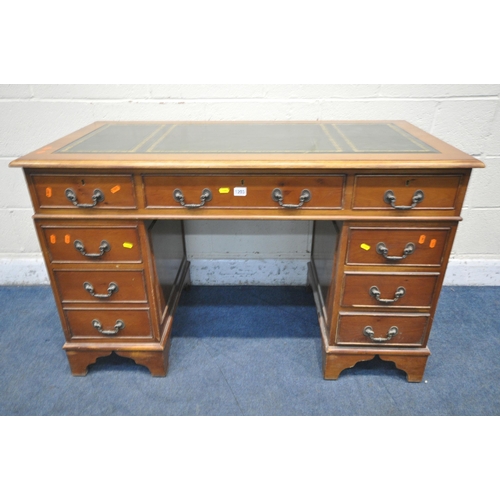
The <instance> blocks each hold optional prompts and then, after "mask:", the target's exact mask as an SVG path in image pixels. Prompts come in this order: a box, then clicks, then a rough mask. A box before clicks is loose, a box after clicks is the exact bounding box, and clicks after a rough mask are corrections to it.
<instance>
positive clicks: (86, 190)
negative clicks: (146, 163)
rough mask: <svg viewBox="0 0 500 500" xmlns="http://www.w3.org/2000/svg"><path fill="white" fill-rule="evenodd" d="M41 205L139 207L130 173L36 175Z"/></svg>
mask: <svg viewBox="0 0 500 500" xmlns="http://www.w3.org/2000/svg"><path fill="white" fill-rule="evenodd" d="M31 179H32V182H33V186H34V190H35V193H36V198H37V199H36V201H37V202H38V207H40V208H64V209H68V208H69V209H75V210H76V209H94V210H95V209H103V208H104V209H106V208H107V209H110V208H136V206H137V205H136V201H135V193H134V184H133V180H132V176H130V175H32V176H31Z"/></svg>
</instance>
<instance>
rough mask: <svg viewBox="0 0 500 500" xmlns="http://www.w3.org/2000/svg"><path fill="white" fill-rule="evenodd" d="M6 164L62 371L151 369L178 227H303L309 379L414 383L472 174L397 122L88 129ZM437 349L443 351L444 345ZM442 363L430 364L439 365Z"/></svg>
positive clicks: (167, 313)
mask: <svg viewBox="0 0 500 500" xmlns="http://www.w3.org/2000/svg"><path fill="white" fill-rule="evenodd" d="M11 166H14V167H22V168H23V169H24V173H25V176H26V180H27V183H28V187H29V190H30V195H31V199H32V202H33V206H34V208H35V215H34V220H35V226H36V229H37V233H38V237H39V240H40V246H41V248H42V251H43V255H44V258H45V262H46V265H47V269H48V273H49V276H50V282H51V284H52V289H53V292H54V296H55V299H56V302H57V306H58V310H59V315H60V318H61V323H62V328H63V330H64V334H65V337H66V343H65V344H64V349H65V350H66V354H67V356H68V360H69V364H70V366H71V371H72V373H73V374H74V375H85V374H86V373H87V367H88V365H90V364H92V363H94V362H95V360H96V359H97V358H99V357H101V356H106V355H109V354H111V352H113V351H115V352H116V353H117V354H119V355H120V356H125V357H128V358H132V359H133V360H135V361H136V362H137V363H139V364H141V365H144V366H147V367H148V369H149V370H150V372H151V374H152V375H156V376H165V375H166V372H167V367H168V351H169V342H170V332H171V329H172V321H173V318H174V311H175V308H176V305H177V303H178V300H179V297H180V294H181V291H182V289H183V286H184V284H185V283H186V282H187V280H188V279H189V262H188V261H187V259H186V252H185V245H184V235H183V223H182V221H183V220H186V219H217V220H223V219H268V220H279V219H281V220H289V219H297V220H313V221H314V236H313V247H312V257H311V262H310V264H309V274H308V278H309V283H310V285H311V287H312V290H313V293H314V298H315V301H316V305H317V309H318V318H319V326H320V330H321V335H322V339H323V359H324V377H325V378H327V379H336V378H338V377H339V375H340V373H341V371H342V370H344V369H345V368H348V367H351V366H353V365H354V364H356V363H357V362H359V361H364V360H369V359H372V358H373V357H374V356H375V355H379V356H380V358H382V359H383V360H388V361H393V362H394V363H395V364H396V366H397V367H398V368H400V369H402V370H404V371H405V372H406V373H407V376H408V380H409V381H411V382H419V381H421V380H422V377H423V374H424V369H425V364H426V362H427V357H428V356H429V354H430V351H429V349H428V347H427V341H428V338H429V332H430V330H431V326H432V320H433V316H434V312H435V310H436V305H437V302H438V297H439V293H440V290H441V285H442V282H443V277H444V273H445V271H446V266H447V263H448V258H449V255H450V251H451V248H452V244H453V239H454V236H455V232H456V229H457V224H458V222H459V221H460V220H461V219H460V210H461V208H462V203H463V200H464V196H465V192H466V188H467V183H468V181H469V177H470V172H471V169H472V168H476V167H483V166H484V165H483V164H482V163H481V162H480V161H478V160H476V159H474V158H472V157H471V156H468V155H466V154H464V153H462V152H460V151H458V150H457V149H455V148H453V147H452V146H450V145H448V144H445V143H443V142H442V141H440V140H438V139H436V138H434V137H432V136H431V135H429V134H427V133H425V132H423V131H422V130H419V129H417V128H416V127H413V126H412V125H410V124H408V123H406V122H400V121H394V122H335V123H331V122H262V123H244V122H234V123H220V122H209V123H200V122H189V123H188V122H182V123H164V122H161V123H159V122H98V123H94V124H92V125H90V126H88V127H85V128H84V129H82V130H79V131H77V132H75V133H73V134H71V135H69V136H67V137H64V138H62V139H60V140H58V141H56V142H54V143H52V144H50V145H48V146H46V147H43V148H41V149H39V150H37V151H35V152H33V153H31V154H29V155H27V156H24V157H22V158H20V159H18V160H15V161H13V162H12V163H11ZM450 348H453V346H450ZM442 362H444V363H445V362H446V360H442Z"/></svg>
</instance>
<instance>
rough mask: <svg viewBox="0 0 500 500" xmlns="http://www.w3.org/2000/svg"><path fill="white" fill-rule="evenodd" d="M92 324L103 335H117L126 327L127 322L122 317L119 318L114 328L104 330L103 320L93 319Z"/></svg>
mask: <svg viewBox="0 0 500 500" xmlns="http://www.w3.org/2000/svg"><path fill="white" fill-rule="evenodd" d="M92 326H93V327H94V328H95V329H96V330H97V331H98V332H99V333H102V334H103V335H116V334H117V333H118V332H119V331H120V330H123V329H124V328H125V323H124V322H123V321H122V320H121V319H117V320H116V323H115V326H114V329H113V330H103V329H102V325H101V322H100V321H99V320H98V319H93V320H92Z"/></svg>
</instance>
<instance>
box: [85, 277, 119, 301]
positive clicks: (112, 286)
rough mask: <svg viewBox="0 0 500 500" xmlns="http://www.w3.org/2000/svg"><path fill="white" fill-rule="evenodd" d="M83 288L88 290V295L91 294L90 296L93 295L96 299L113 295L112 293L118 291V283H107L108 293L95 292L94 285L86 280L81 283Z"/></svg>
mask: <svg viewBox="0 0 500 500" xmlns="http://www.w3.org/2000/svg"><path fill="white" fill-rule="evenodd" d="M83 288H85V290H86V291H87V292H89V293H90V295H92V297H95V298H96V299H109V297H111V295H113V294H114V293H116V292H117V291H118V285H117V284H116V283H113V282H111V283H110V284H109V286H108V293H107V294H104V293H95V291H94V287H93V286H92V284H91V283H89V282H88V281H86V282H85V283H84V284H83Z"/></svg>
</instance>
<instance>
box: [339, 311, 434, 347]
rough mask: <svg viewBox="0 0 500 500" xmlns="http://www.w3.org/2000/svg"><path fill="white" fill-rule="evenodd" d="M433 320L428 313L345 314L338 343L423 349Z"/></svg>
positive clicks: (340, 320)
mask: <svg viewBox="0 0 500 500" xmlns="http://www.w3.org/2000/svg"><path fill="white" fill-rule="evenodd" d="M429 318H430V316H429V315H428V314H421V315H417V314H413V315H409V314H407V315H395V314H394V315H391V314H352V315H351V314H341V315H340V316H339V322H338V326H337V338H336V344H337V345H369V346H387V345H390V346H398V345H400V346H404V347H409V346H414V347H421V346H423V345H424V343H425V339H426V334H427V326H428V322H429Z"/></svg>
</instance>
